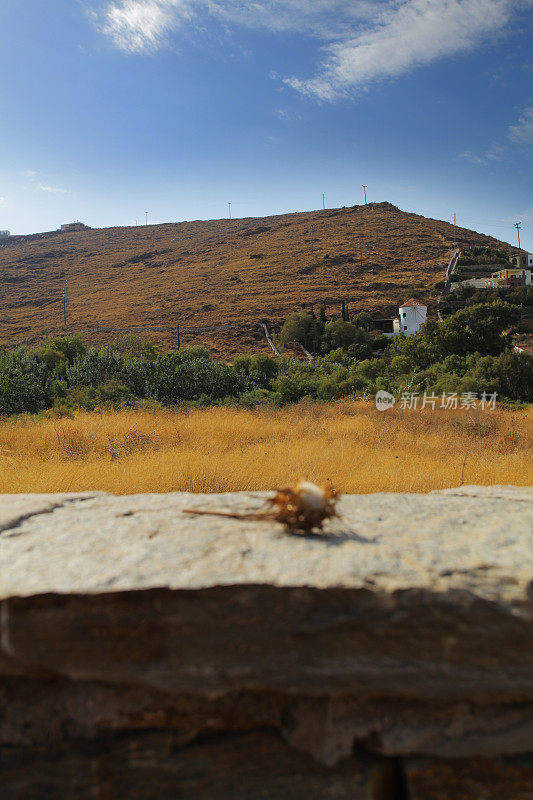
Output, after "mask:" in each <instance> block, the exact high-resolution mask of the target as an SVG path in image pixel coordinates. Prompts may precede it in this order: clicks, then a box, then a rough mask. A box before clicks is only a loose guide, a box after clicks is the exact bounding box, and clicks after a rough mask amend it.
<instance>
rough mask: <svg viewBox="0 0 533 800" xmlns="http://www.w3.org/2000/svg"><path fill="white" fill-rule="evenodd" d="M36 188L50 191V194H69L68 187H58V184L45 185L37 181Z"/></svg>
mask: <svg viewBox="0 0 533 800" xmlns="http://www.w3.org/2000/svg"><path fill="white" fill-rule="evenodd" d="M36 188H37V189H40V190H41V192H50V193H51V194H70V193H71V192H70V189H60V188H59V187H58V186H46V185H45V184H43V183H37V184H36Z"/></svg>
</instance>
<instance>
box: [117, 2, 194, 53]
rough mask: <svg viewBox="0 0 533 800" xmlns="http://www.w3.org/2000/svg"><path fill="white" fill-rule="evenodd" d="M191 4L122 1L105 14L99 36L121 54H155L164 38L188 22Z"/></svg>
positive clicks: (192, 4)
mask: <svg viewBox="0 0 533 800" xmlns="http://www.w3.org/2000/svg"><path fill="white" fill-rule="evenodd" d="M193 6H194V0H122V2H119V3H111V4H110V5H109V6H108V7H107V9H106V12H105V20H104V24H103V26H102V31H103V33H105V34H107V35H108V36H110V37H111V38H112V40H113V41H114V43H115V44H116V45H117V47H119V48H120V49H122V50H128V51H130V52H133V53H149V52H152V51H155V50H158V49H159V48H160V47H161V46H162V44H163V43H164V41H165V38H166V36H167V34H168V33H169V32H170V31H172V30H175V29H176V28H179V26H180V25H181V23H182V22H184V21H185V20H187V19H190V18H191V15H192V12H193Z"/></svg>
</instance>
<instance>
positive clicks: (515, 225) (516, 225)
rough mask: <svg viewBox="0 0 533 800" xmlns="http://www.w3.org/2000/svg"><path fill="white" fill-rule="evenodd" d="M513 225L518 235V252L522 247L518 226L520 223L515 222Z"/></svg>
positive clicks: (519, 226)
mask: <svg viewBox="0 0 533 800" xmlns="http://www.w3.org/2000/svg"><path fill="white" fill-rule="evenodd" d="M514 227H515V228H516V235H517V236H518V251H519V252H520V250H521V249H522V248H521V247H520V228H521V227H522V223H521V222H515V224H514Z"/></svg>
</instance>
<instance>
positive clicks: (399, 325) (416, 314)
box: [394, 297, 428, 336]
mask: <svg viewBox="0 0 533 800" xmlns="http://www.w3.org/2000/svg"><path fill="white" fill-rule="evenodd" d="M398 311H399V312H400V316H399V318H398V319H395V320H394V335H395V336H398V334H399V333H403V334H404V336H413V334H415V333H418V331H419V330H420V326H421V325H422V324H423V323H424V322H425V321H426V316H427V313H428V308H427V306H426V305H424V303H421V302H420V300H415V298H414V297H411V298H410V299H409V300H407V301H406V302H405V303H404V304H403V305H401V306H400V308H399V309H398Z"/></svg>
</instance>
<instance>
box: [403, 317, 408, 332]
mask: <svg viewBox="0 0 533 800" xmlns="http://www.w3.org/2000/svg"><path fill="white" fill-rule="evenodd" d="M404 316H405V314H404ZM403 329H404V331H406V330H407V325H404V326H403Z"/></svg>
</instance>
